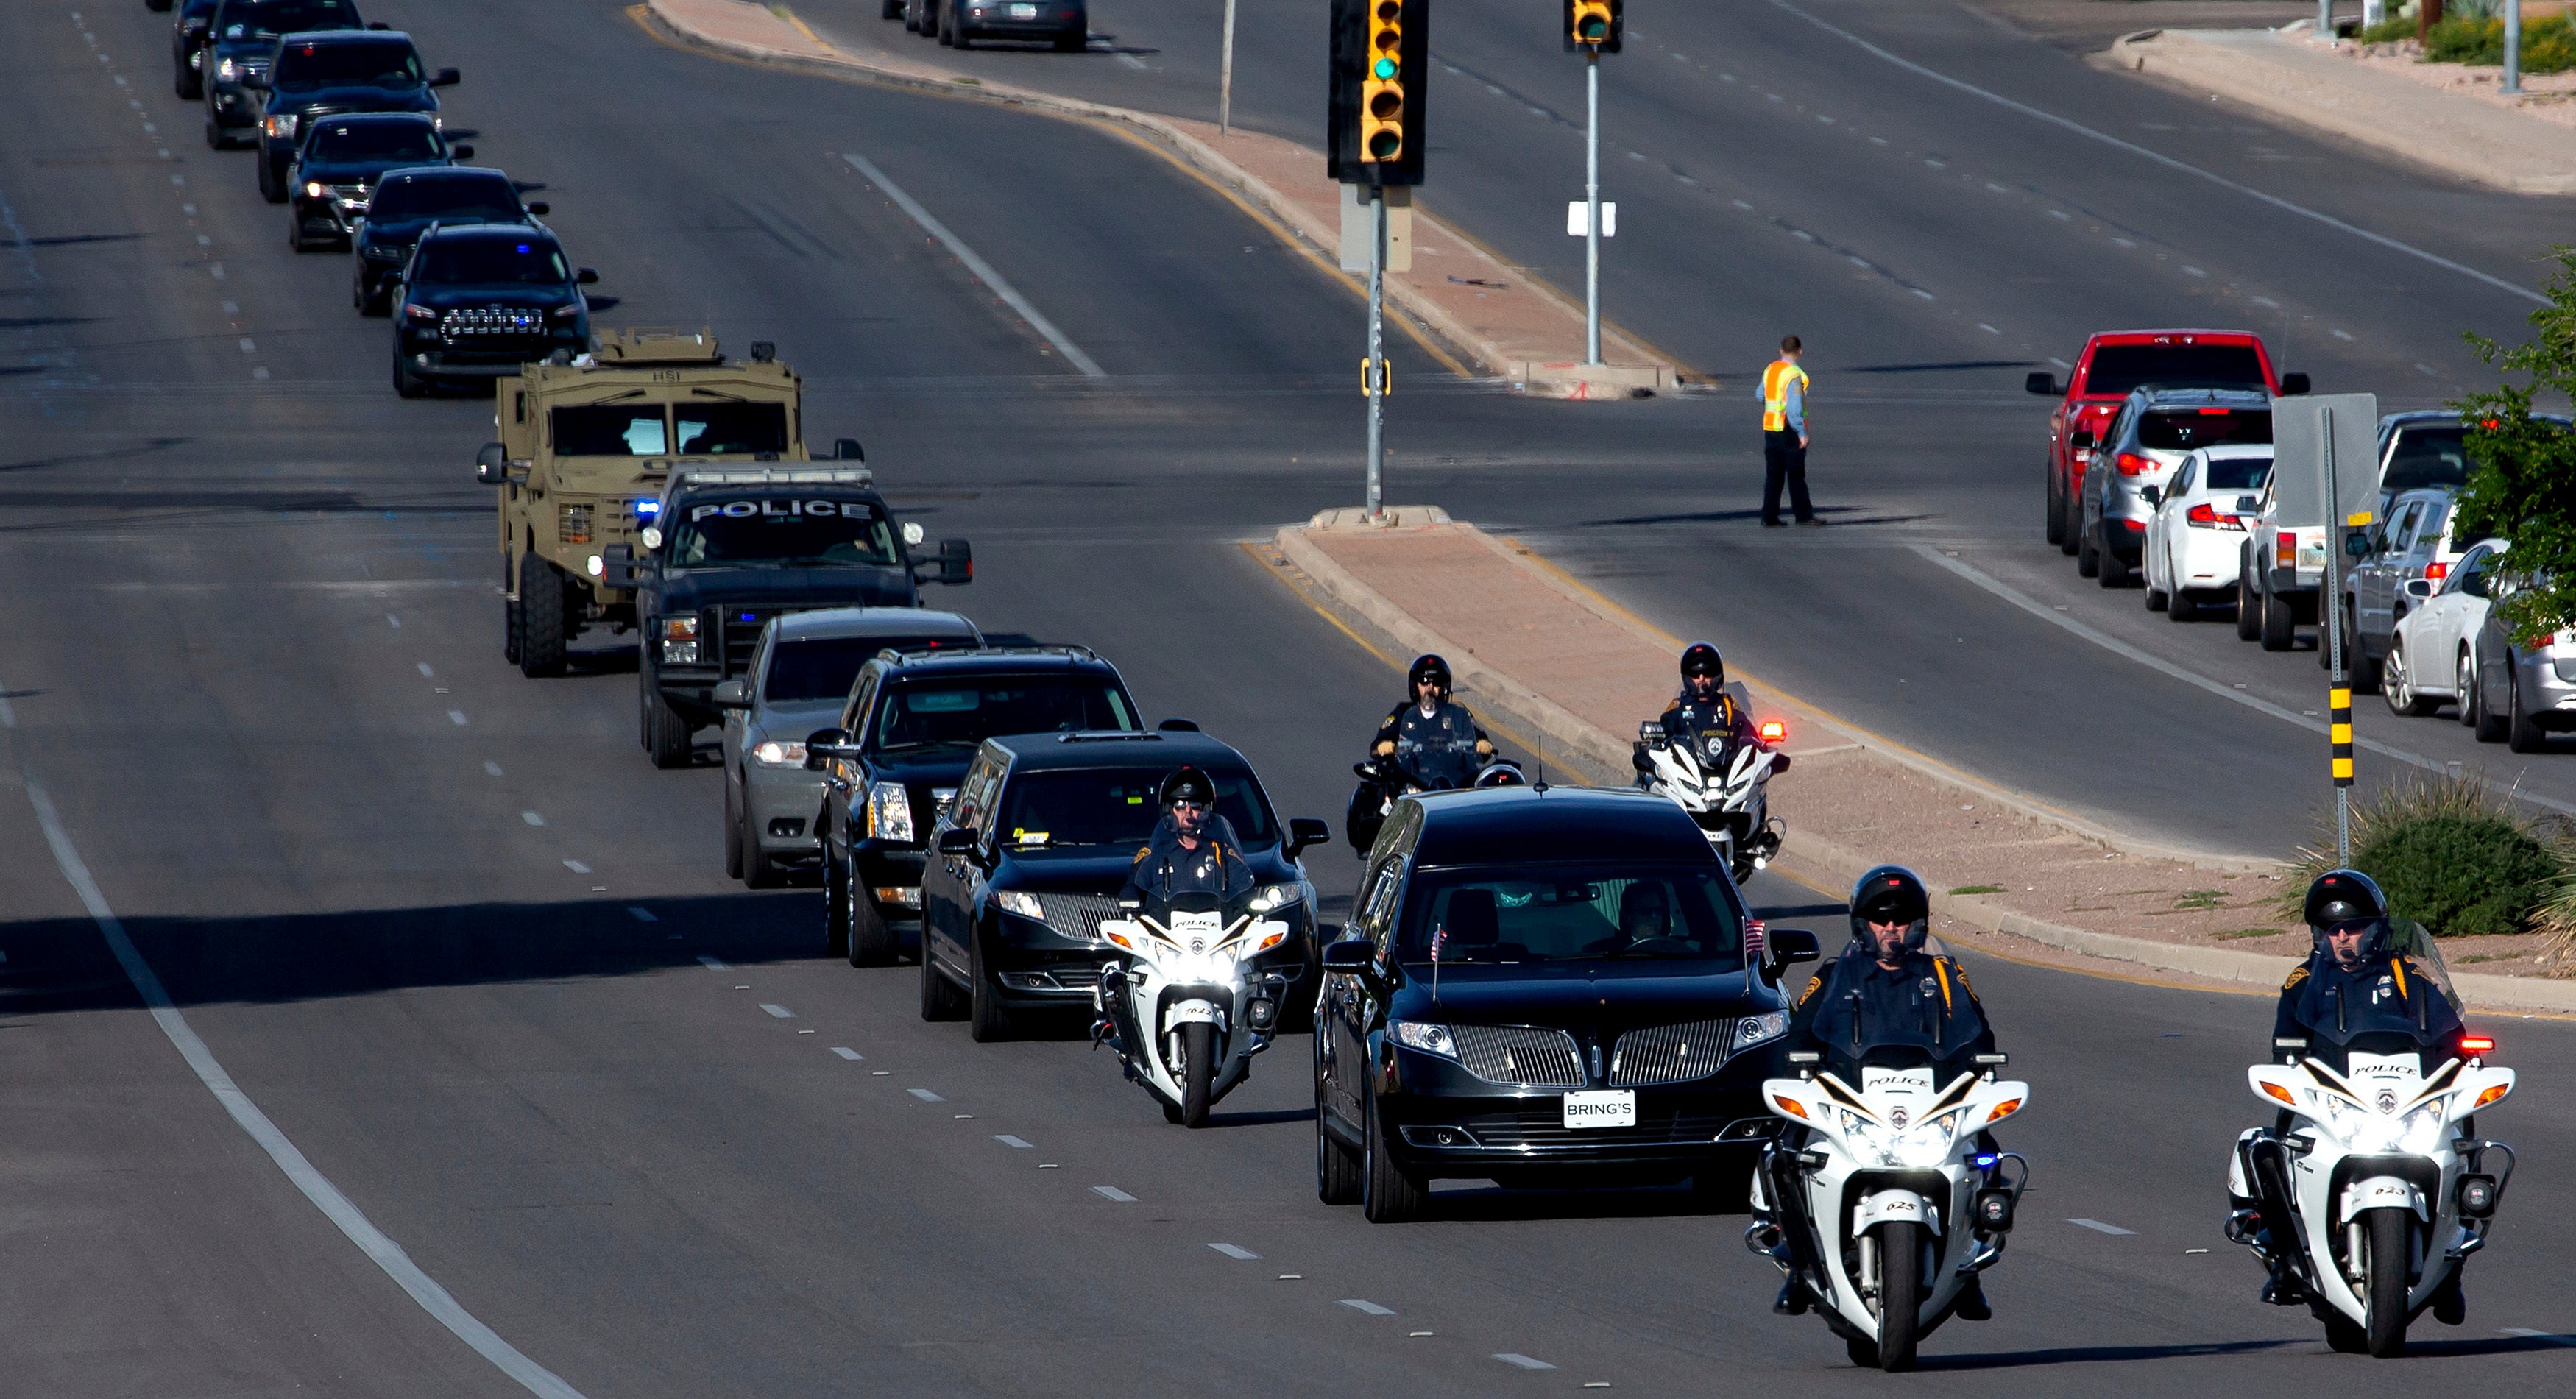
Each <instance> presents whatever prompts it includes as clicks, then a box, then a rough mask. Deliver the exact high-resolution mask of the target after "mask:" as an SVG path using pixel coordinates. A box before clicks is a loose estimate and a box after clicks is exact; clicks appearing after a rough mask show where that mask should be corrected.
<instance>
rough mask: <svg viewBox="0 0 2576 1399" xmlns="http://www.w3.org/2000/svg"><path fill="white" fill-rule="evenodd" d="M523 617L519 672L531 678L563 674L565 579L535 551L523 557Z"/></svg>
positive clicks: (520, 595)
mask: <svg viewBox="0 0 2576 1399" xmlns="http://www.w3.org/2000/svg"><path fill="white" fill-rule="evenodd" d="M519 618H520V621H519V673H520V674H521V675H524V676H527V677H528V678H529V679H531V680H535V679H539V678H541V677H544V676H549V675H561V674H563V673H564V633H565V630H566V628H565V626H564V588H563V578H562V576H561V575H560V574H558V573H557V572H556V571H555V566H554V565H553V564H550V563H548V562H546V561H545V560H544V559H541V558H538V557H537V556H536V555H535V554H533V553H531V554H526V555H522V556H521V557H520V559H519Z"/></svg>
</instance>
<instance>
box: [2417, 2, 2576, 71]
mask: <svg viewBox="0 0 2576 1399" xmlns="http://www.w3.org/2000/svg"><path fill="white" fill-rule="evenodd" d="M2391 22H2392V23H2395V22H2396V21H2391ZM2407 23H2409V24H2411V23H2412V21H2407ZM2387 28H2388V25H2386V24H2382V25H2380V26H2378V27H2377V28H2376V29H2373V30H2372V31H2371V34H2373V35H2377V34H2379V32H2380V31H2381V30H2385V29H2387ZM2387 37H2391V38H2403V37H2405V36H2404V35H2403V34H2397V35H2390V36H2387ZM2424 57H2425V60H2426V61H2427V62H2431V63H2467V64H2474V65H2477V66H2480V67H2487V68H2497V67H2502V66H2503V65H2504V21H2503V20H2501V19H2485V18H2477V17H2474V16H2456V15H2455V16H2446V17H2445V18H2444V19H2443V20H2442V22H2441V23H2439V24H2437V25H2434V26H2433V28H2432V30H2431V31H2430V32H2429V33H2427V34H2426V35H2425V36H2424ZM2569 68H2576V20H2571V19H2570V18H2569V17H2568V16H2567V15H2566V14H2563V13H2561V14H2554V15H2549V16H2546V17H2544V18H2541V19H2536V20H2532V21H2530V22H2529V23H2526V24H2524V25H2523V26H2522V71H2524V72H2526V73H2559V72H2564V71H2566V70H2567V69H2569Z"/></svg>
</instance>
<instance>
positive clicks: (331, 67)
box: [242, 30, 457, 204]
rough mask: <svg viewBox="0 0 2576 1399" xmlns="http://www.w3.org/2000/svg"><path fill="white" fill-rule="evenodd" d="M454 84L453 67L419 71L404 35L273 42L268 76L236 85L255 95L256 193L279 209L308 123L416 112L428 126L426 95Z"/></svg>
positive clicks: (430, 98)
mask: <svg viewBox="0 0 2576 1399" xmlns="http://www.w3.org/2000/svg"><path fill="white" fill-rule="evenodd" d="M456 82H457V74H456V70H455V69H453V68H441V69H439V70H438V71H437V72H436V73H435V74H431V73H426V72H423V71H422V69H421V66H420V54H419V53H418V52H416V51H415V50H414V49H413V48H412V46H411V36H410V35H408V34H397V33H392V32H390V31H376V30H357V31H337V32H330V31H326V32H323V33H318V34H289V35H287V36H285V37H284V38H281V39H279V40H278V41H277V51H276V53H275V55H274V56H272V57H271V58H270V60H269V69H268V72H266V73H265V74H258V73H254V74H248V75H245V76H244V77H243V79H242V83H243V85H244V86H246V87H248V88H250V89H251V90H253V91H254V92H257V93H260V94H261V95H262V101H261V103H260V113H259V116H260V122H259V192H260V193H261V194H262V195H264V196H266V198H267V199H268V202H269V203H271V204H283V203H285V202H286V192H287V182H286V180H287V175H286V172H287V167H288V166H289V165H292V164H293V163H294V160H295V151H296V147H297V144H298V143H299V142H301V141H302V140H303V137H304V130H305V128H306V126H308V125H309V124H310V123H312V122H313V121H315V120H317V119H319V118H322V117H331V116H339V115H342V114H345V113H349V112H418V113H421V114H423V115H425V116H427V117H428V118H429V119H430V121H431V122H432V123H433V124H435V123H436V122H437V121H438V119H439V118H438V93H437V92H436V91H434V89H437V88H442V87H453V86H454V85H455V84H456Z"/></svg>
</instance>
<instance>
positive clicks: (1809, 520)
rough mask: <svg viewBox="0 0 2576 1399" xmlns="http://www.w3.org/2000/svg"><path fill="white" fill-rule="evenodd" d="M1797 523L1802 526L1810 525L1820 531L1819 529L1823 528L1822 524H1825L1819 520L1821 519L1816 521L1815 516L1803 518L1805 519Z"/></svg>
mask: <svg viewBox="0 0 2576 1399" xmlns="http://www.w3.org/2000/svg"><path fill="white" fill-rule="evenodd" d="M1798 523H1799V524H1802V525H1811V526H1814V527H1816V528H1819V529H1821V528H1823V527H1824V523H1825V522H1824V521H1823V520H1821V519H1818V518H1817V517H1816V516H1813V515H1810V516H1808V517H1807V518H1805V519H1803V520H1800V521H1799V522H1798Z"/></svg>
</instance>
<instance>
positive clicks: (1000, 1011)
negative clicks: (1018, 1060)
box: [966, 938, 1011, 1044]
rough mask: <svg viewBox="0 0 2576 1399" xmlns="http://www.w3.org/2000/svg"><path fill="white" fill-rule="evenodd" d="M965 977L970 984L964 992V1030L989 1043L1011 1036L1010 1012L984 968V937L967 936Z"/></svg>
mask: <svg viewBox="0 0 2576 1399" xmlns="http://www.w3.org/2000/svg"><path fill="white" fill-rule="evenodd" d="M966 971H967V980H968V981H970V982H972V983H973V985H971V986H970V987H968V989H967V992H966V1014H967V1026H966V1030H967V1033H968V1034H970V1035H972V1036H974V1038H975V1042H976V1043H977V1044H991V1043H993V1042H994V1041H996V1040H1006V1039H1009V1038H1010V1037H1011V1012H1010V1011H1009V1010H1008V1009H1007V1008H1006V1007H1004V1006H1003V1004H1002V998H1001V997H1000V996H999V995H998V994H996V993H995V992H994V990H993V974H992V973H991V972H988V971H986V970H985V969H984V940H983V939H982V938H970V939H968V943H967V954H966Z"/></svg>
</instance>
